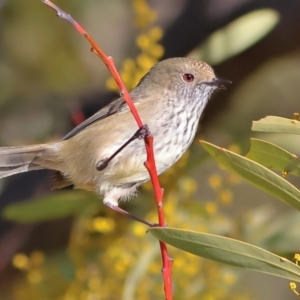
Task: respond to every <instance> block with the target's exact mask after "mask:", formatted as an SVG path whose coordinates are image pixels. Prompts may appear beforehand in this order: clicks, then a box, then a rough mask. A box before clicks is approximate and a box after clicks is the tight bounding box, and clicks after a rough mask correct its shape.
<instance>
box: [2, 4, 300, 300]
mask: <svg viewBox="0 0 300 300" xmlns="http://www.w3.org/2000/svg"><path fill="white" fill-rule="evenodd" d="M55 3H56V4H57V5H59V6H60V7H61V8H62V9H64V10H65V11H67V12H68V13H70V14H71V15H72V16H73V17H74V18H75V19H76V20H77V21H78V22H79V23H80V24H81V25H82V26H83V27H84V28H85V29H86V30H87V31H88V32H89V33H90V34H91V35H92V36H93V37H94V38H95V40H96V41H97V42H98V44H99V45H100V47H101V48H102V49H103V50H104V52H105V53H106V54H109V55H111V56H113V58H114V60H115V62H116V65H117V66H118V69H119V70H120V72H121V75H122V78H123V79H124V82H125V83H126V85H127V87H128V88H129V89H132V88H133V87H134V86H135V84H136V83H137V82H138V80H139V78H141V76H143V74H144V73H145V72H146V71H147V70H148V69H149V68H150V67H151V66H152V65H153V64H155V63H156V62H157V61H159V60H161V59H163V58H167V57H175V56H191V57H195V58H199V59H202V60H204V61H206V62H208V63H209V64H211V65H212V66H213V67H214V69H215V72H216V74H217V75H218V76H219V77H222V78H227V79H230V80H232V81H233V84H232V85H231V86H230V87H229V88H228V90H227V91H221V92H219V93H218V94H217V95H215V97H214V98H213V99H212V100H211V101H210V103H209V105H208V107H207V109H206V110H205V113H204V115H203V118H202V120H201V124H200V126H199V131H198V136H197V139H196V140H199V139H204V140H207V141H210V142H213V143H216V144H217V145H219V146H223V147H227V148H229V149H232V150H234V151H236V152H240V153H242V154H245V153H246V152H247V151H248V150H249V145H250V137H251V136H256V137H258V136H259V137H261V138H264V139H268V140H269V141H272V142H276V143H277V144H279V145H281V146H282V147H284V148H287V149H289V150H290V151H292V152H294V153H296V154H297V153H298V154H299V152H300V151H299V149H298V147H297V145H298V143H299V141H298V140H297V139H296V138H295V137H294V136H293V137H291V136H283V135H277V134H273V135H262V134H260V135H258V134H254V133H252V132H251V122H252V120H257V119H259V118H262V117H264V116H266V115H278V116H282V117H292V115H293V113H294V112H299V94H300V84H299V82H300V81H299V78H300V39H299V36H300V19H299V12H300V2H299V1H297V0H289V1H280V0H243V1H240V0H239V1H237V0H202V1H188V0H175V1H174V0H165V1H159V0H131V1H130V0H127V1H124V0H115V1H109V0H97V1H96V0H89V1H75V0H64V1H59V0H57V1H56V2H55ZM89 50H90V45H89V44H88V43H87V42H86V41H85V39H84V38H83V37H82V36H80V35H79V34H78V33H77V32H76V31H75V29H73V28H72V26H71V25H70V24H68V23H67V22H65V21H63V20H62V19H59V18H56V17H55V14H54V12H53V11H51V10H50V9H49V8H47V7H46V6H45V5H43V4H42V3H41V2H40V1H24V0H9V1H7V0H0V145H1V146H12V145H23V144H31V143H40V142H46V141H51V140H58V139H60V138H62V137H63V136H64V135H65V134H66V133H67V132H68V131H69V130H70V129H71V128H72V127H74V126H75V125H77V124H79V123H80V122H82V121H83V120H84V119H85V118H87V117H88V116H90V115H91V114H93V113H94V112H96V111H97V110H98V109H100V108H101V107H103V106H104V105H106V104H107V103H109V102H110V101H112V100H113V99H115V98H116V97H118V94H117V89H116V86H115V84H114V82H113V81H112V79H111V78H110V76H109V73H108V71H107V70H106V68H105V66H104V65H103V64H102V63H101V61H100V60H99V58H97V57H96V56H95V55H93V54H92V53H90V51H89ZM50 176H51V172H45V171H36V172H32V173H29V174H21V175H18V176H15V177H12V178H8V179H6V180H2V181H1V182H0V210H1V216H0V218H1V219H0V299H1V300H2V299H4V300H11V299H13V300H25V299H26V300H28V299H30V300H31V299H33V300H35V299H54V300H73V299H74V300H77V299H78V300H83V299H87V300H98V299H105V300H106V299H107V300H110V299H112V300H114V299H123V300H130V299H145V300H147V299H163V287H162V279H161V273H160V268H161V262H160V254H159V247H158V243H157V241H156V240H155V239H154V238H152V237H151V236H149V235H148V234H146V227H145V226H143V225H141V224H137V223H136V222H133V221H130V220H127V219H124V218H123V217H122V216H119V215H116V214H115V213H114V212H111V211H110V210H109V209H107V208H105V207H104V206H103V204H102V201H101V199H99V197H98V196H96V195H94V194H91V193H86V192H83V191H72V190H64V191H51V185H50V183H49V177H50ZM288 179H289V180H291V182H292V183H293V184H295V185H296V186H298V187H299V180H297V178H296V179H295V178H288ZM161 184H162V186H163V187H164V188H165V213H166V219H167V222H168V224H169V226H172V227H178V228H185V229H189V230H194V231H202V232H209V233H215V234H221V235H223V236H228V237H232V238H237V239H239V240H242V241H245V242H248V243H253V244H254V245H257V246H260V247H263V248H265V249H267V250H269V251H272V252H274V253H277V254H280V255H282V256H285V257H287V258H290V259H292V257H293V255H294V253H295V252H299V250H300V241H299V238H298V237H299V236H298V231H297V228H298V226H297V225H298V224H299V222H300V217H299V214H298V213H295V212H294V211H293V210H292V209H290V208H289V207H288V206H286V205H285V204H283V203H280V202H279V201H277V200H276V199H274V198H272V197H271V196H268V195H266V194H264V193H263V192H261V191H259V190H257V189H256V188H254V187H252V186H250V185H249V184H247V183H245V182H244V181H242V180H240V179H239V178H238V177H237V176H235V175H233V174H231V173H229V172H228V171H226V170H224V169H222V168H220V167H219V166H218V165H217V164H216V163H215V162H214V161H213V160H211V159H210V157H208V155H207V154H206V153H205V152H204V150H203V149H202V148H201V146H200V145H199V144H198V143H197V141H195V143H194V144H193V145H192V147H191V149H190V150H189V151H188V153H187V154H186V155H185V156H184V157H183V158H182V159H181V160H180V161H179V162H178V163H177V164H176V165H175V166H174V167H173V168H172V169H171V170H169V171H168V172H167V173H166V174H164V175H163V176H161ZM122 207H124V208H126V209H127V210H128V211H130V212H132V213H134V214H136V215H139V216H141V217H143V218H145V219H147V220H153V221H155V220H156V213H155V210H154V208H155V205H154V200H153V195H152V190H151V185H150V184H146V185H144V186H143V187H142V188H141V191H140V193H139V195H138V197H137V198H136V199H134V200H132V201H130V202H129V203H124V204H123V205H122ZM170 254H171V256H172V257H173V259H174V267H173V274H174V275H173V280H174V299H209V300H210V299H259V300H260V299H272V300H280V299H294V298H295V297H296V296H295V295H294V294H293V292H292V291H291V290H290V289H289V282H288V281H287V280H284V279H279V278H274V277H270V276H267V275H262V274H258V273H254V272H248V271H244V270H240V269H237V268H233V267H228V266H225V265H222V264H218V263H214V262H211V261H208V260H204V259H200V258H198V257H195V256H192V255H189V254H186V253H184V252H181V251H179V250H176V249H174V248H170Z"/></svg>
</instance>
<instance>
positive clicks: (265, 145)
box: [246, 139, 300, 176]
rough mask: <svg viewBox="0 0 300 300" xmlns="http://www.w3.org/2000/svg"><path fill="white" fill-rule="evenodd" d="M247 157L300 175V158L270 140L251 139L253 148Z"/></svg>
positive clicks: (270, 166) (264, 164)
mask: <svg viewBox="0 0 300 300" xmlns="http://www.w3.org/2000/svg"><path fill="white" fill-rule="evenodd" d="M246 157H247V158H249V159H251V160H254V161H256V162H257V163H259V164H261V165H263V166H265V167H267V168H272V169H275V170H279V171H282V172H284V173H286V174H289V173H292V174H294V175H297V176H300V159H299V158H298V157H297V156H296V155H295V154H292V153H290V152H288V151H286V150H285V149H283V148H281V147H279V146H277V145H275V144H272V143H270V142H267V141H263V140H259V139H251V149H250V151H249V153H248V154H247V155H246Z"/></svg>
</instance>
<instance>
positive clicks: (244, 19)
mask: <svg viewBox="0 0 300 300" xmlns="http://www.w3.org/2000/svg"><path fill="white" fill-rule="evenodd" d="M279 19H280V16H279V14H278V12H277V11H276V10H274V9H269V8H263V9H258V10H254V11H251V12H249V13H247V14H243V15H242V16H241V17H239V18H236V19H235V20H234V21H232V22H231V23H229V24H228V25H227V26H225V27H223V28H221V29H219V30H217V31H215V32H214V33H213V34H212V35H210V36H209V37H208V39H206V40H205V41H204V43H203V44H201V46H200V47H199V48H197V49H195V50H194V51H193V52H192V54H191V55H192V56H194V57H195V58H199V59H201V60H204V61H206V62H207V63H209V64H212V65H215V64H219V63H221V62H222V61H224V60H226V59H228V58H230V57H233V56H235V55H237V54H239V53H241V52H243V51H245V49H247V48H249V47H251V46H252V45H253V44H255V43H257V42H258V41H259V40H260V39H262V38H263V37H264V36H266V35H267V34H268V33H269V32H270V31H271V30H272V29H273V28H274V27H275V26H276V24H278V22H279ZM245 32H247V34H245Z"/></svg>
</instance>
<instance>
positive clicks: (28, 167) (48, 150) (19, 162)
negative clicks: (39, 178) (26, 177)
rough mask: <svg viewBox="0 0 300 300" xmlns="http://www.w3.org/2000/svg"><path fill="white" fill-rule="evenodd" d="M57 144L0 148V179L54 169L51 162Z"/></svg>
mask: <svg viewBox="0 0 300 300" xmlns="http://www.w3.org/2000/svg"><path fill="white" fill-rule="evenodd" d="M58 145H59V144H58V143H53V144H40V145H32V146H19V147H1V148H0V179H1V178H4V177H8V176H11V175H14V174H18V173H23V172H27V171H32V170H40V169H52V168H54V169H56V168H55V165H54V162H53V160H52V159H51V158H52V157H53V156H55V152H56V148H57V146H58Z"/></svg>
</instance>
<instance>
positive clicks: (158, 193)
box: [42, 0, 173, 300]
mask: <svg viewBox="0 0 300 300" xmlns="http://www.w3.org/2000/svg"><path fill="white" fill-rule="evenodd" d="M42 2H43V3H44V4H46V5H48V6H49V7H51V8H52V9H54V10H55V12H56V13H57V16H58V17H60V18H62V19H65V20H67V21H68V22H70V23H71V24H72V25H73V26H74V27H75V29H76V30H77V31H78V32H79V33H80V34H82V35H83V36H84V37H85V38H86V39H87V40H88V41H89V43H90V44H91V46H92V48H91V51H92V52H94V53H95V54H97V55H98V56H99V57H100V58H101V60H102V61H103V62H104V63H105V65H106V67H107V68H108V70H109V71H110V73H111V75H112V76H113V78H114V80H115V81H116V83H117V85H118V87H119V88H120V91H121V92H120V95H121V97H122V98H123V99H124V100H125V101H126V103H127V104H128V106H129V108H130V111H131V113H132V115H133V116H134V119H135V120H136V123H137V125H138V126H139V127H140V128H141V127H142V126H143V122H142V120H141V118H140V116H139V114H138V111H137V109H136V107H135V105H134V103H133V102H132V100H131V97H130V95H129V92H128V91H127V89H126V87H125V85H124V83H123V81H122V79H121V77H120V75H119V73H118V71H117V69H116V66H115V64H114V61H113V58H112V57H111V56H107V55H106V54H105V53H104V52H103V51H102V50H101V48H100V47H99V46H98V45H97V43H96V42H95V41H94V39H93V38H92V37H91V36H90V35H89V34H88V33H87V32H86V31H85V30H84V29H83V28H82V27H81V26H80V25H79V24H78V23H77V22H76V21H75V20H74V19H73V18H72V17H71V15H69V14H67V13H66V12H64V11H63V10H61V9H60V8H59V7H58V6H56V5H55V4H53V3H52V2H51V1H49V0H42ZM150 130H151V128H150ZM144 140H145V147H146V152H147V161H146V162H145V163H144V164H145V167H146V169H147V170H148V172H149V175H150V178H151V182H152V186H153V189H154V194H155V198H156V204H157V213H158V220H159V225H160V226H162V227H165V226H166V222H165V217H164V213H163V203H162V200H163V189H162V188H161V187H160V184H159V180H158V175H157V169H156V164H155V157H154V151H153V136H152V135H151V134H150V135H148V136H146V137H145V139H144ZM159 245H160V250H161V256H162V262H163V267H162V274H163V279H164V289H165V299H166V300H172V278H171V269H172V262H173V261H172V259H171V258H170V257H169V255H168V250H167V245H166V244H165V243H164V242H161V241H160V242H159Z"/></svg>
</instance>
